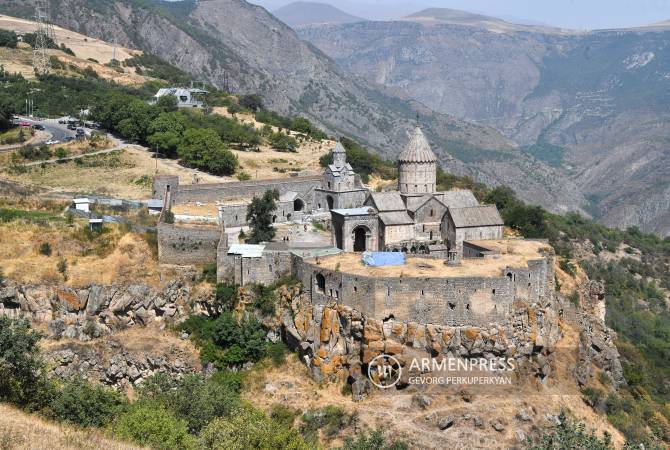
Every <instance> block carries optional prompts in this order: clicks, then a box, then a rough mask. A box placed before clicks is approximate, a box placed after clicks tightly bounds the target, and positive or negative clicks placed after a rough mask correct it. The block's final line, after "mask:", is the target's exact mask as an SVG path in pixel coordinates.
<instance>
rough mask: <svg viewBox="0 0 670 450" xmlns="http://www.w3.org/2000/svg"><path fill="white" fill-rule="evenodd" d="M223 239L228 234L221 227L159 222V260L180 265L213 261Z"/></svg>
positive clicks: (163, 262)
mask: <svg viewBox="0 0 670 450" xmlns="http://www.w3.org/2000/svg"><path fill="white" fill-rule="evenodd" d="M222 239H224V240H225V239H226V236H225V233H223V234H222V232H221V230H220V229H219V228H215V227H208V226H194V225H189V226H179V225H174V224H167V223H159V224H158V260H159V261H160V262H161V263H162V264H178V265H189V264H209V263H213V262H215V261H216V258H217V249H218V248H219V243H220V241H221V240H222Z"/></svg>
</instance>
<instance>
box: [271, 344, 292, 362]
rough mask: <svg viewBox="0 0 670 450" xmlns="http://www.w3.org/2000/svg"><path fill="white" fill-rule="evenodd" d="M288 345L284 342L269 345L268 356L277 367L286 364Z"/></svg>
mask: <svg viewBox="0 0 670 450" xmlns="http://www.w3.org/2000/svg"><path fill="white" fill-rule="evenodd" d="M286 351H287V348H286V345H285V344H284V343H283V342H273V343H271V344H268V350H267V353H268V356H269V357H270V359H271V360H272V364H274V365H275V366H281V365H282V364H284V363H285V362H286Z"/></svg>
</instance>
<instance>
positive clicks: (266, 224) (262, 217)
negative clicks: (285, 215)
mask: <svg viewBox="0 0 670 450" xmlns="http://www.w3.org/2000/svg"><path fill="white" fill-rule="evenodd" d="M277 200H279V192H278V191H277V190H276V189H273V190H269V191H265V194H263V197H261V198H258V197H254V198H253V199H252V200H251V204H249V206H248V207H247V222H249V226H250V227H251V234H250V236H249V239H248V242H249V243H251V244H258V243H259V242H269V241H271V240H272V239H273V238H274V237H275V233H276V230H275V229H274V227H273V226H272V223H273V220H272V218H273V214H274V211H275V210H276V209H277V202H276V201H277Z"/></svg>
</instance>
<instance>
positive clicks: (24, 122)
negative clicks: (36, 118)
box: [18, 120, 32, 127]
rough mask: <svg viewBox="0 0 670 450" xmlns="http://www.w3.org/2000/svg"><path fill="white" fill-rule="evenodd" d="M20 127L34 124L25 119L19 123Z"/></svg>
mask: <svg viewBox="0 0 670 450" xmlns="http://www.w3.org/2000/svg"><path fill="white" fill-rule="evenodd" d="M18 125H19V126H20V127H29V126H31V125H32V123H30V122H26V121H25V120H22V121H21V122H19V123H18Z"/></svg>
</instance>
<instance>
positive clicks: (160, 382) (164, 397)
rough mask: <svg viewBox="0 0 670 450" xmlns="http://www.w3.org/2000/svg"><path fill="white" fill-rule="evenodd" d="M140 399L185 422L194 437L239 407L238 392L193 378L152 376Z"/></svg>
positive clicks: (188, 376) (145, 385) (201, 378)
mask: <svg viewBox="0 0 670 450" xmlns="http://www.w3.org/2000/svg"><path fill="white" fill-rule="evenodd" d="M140 396H141V398H142V399H143V400H149V401H151V403H152V404H158V405H161V406H162V407H164V408H166V409H168V410H170V411H172V412H174V414H175V415H176V416H177V417H178V418H179V419H183V420H185V421H186V423H187V425H188V429H189V430H190V431H191V432H193V433H197V432H198V431H200V430H201V429H202V428H203V427H204V426H206V425H207V424H208V423H209V422H211V421H212V420H213V419H214V418H216V417H222V416H227V415H228V414H230V413H231V411H232V410H233V409H235V408H236V407H237V406H238V403H239V396H238V392H237V391H236V390H234V389H233V388H232V387H231V386H230V385H227V384H223V383H218V382H217V381H216V380H205V379H204V378H203V377H202V375H194V374H192V375H186V376H185V377H184V378H182V379H176V378H174V377H170V376H169V375H167V374H157V375H154V376H153V377H150V378H149V379H147V380H146V381H145V383H144V384H143V386H142V388H141V389H140Z"/></svg>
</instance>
